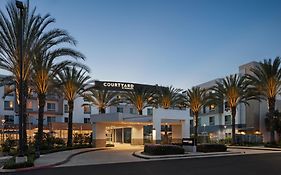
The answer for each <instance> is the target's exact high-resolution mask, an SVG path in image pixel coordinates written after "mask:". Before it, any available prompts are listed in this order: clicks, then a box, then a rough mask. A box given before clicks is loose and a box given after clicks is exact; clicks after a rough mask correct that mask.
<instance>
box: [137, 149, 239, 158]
mask: <svg viewBox="0 0 281 175" xmlns="http://www.w3.org/2000/svg"><path fill="white" fill-rule="evenodd" d="M142 152H143V151H137V152H134V153H133V155H134V156H136V157H139V158H142V159H155V160H157V159H169V158H203V157H210V156H212V157H214V156H216V157H218V156H230V155H241V154H243V153H241V152H212V153H201V152H196V153H185V154H174V155H155V156H151V155H145V154H142Z"/></svg>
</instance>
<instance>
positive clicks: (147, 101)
mask: <svg viewBox="0 0 281 175" xmlns="http://www.w3.org/2000/svg"><path fill="white" fill-rule="evenodd" d="M154 96H155V92H154V91H153V90H152V88H147V87H135V88H134V90H131V91H126V92H125V93H124V98H125V101H128V103H131V104H133V105H134V106H135V107H136V108H137V110H138V114H139V115H142V110H143V109H144V108H146V107H148V106H150V105H152V103H153V102H154V100H155V99H154Z"/></svg>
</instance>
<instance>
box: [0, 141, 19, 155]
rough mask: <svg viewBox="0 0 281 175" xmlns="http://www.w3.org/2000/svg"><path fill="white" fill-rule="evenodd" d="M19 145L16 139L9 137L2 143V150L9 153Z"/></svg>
mask: <svg viewBox="0 0 281 175" xmlns="http://www.w3.org/2000/svg"><path fill="white" fill-rule="evenodd" d="M16 145H17V141H16V140H12V139H10V138H7V139H6V140H5V142H4V143H3V144H2V145H1V146H2V152H5V153H9V152H10V151H11V149H13V147H15V146H16Z"/></svg>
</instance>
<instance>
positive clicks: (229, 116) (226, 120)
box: [224, 115, 231, 125]
mask: <svg viewBox="0 0 281 175" xmlns="http://www.w3.org/2000/svg"><path fill="white" fill-rule="evenodd" d="M224 124H225V125H231V115H226V116H225V118H224Z"/></svg>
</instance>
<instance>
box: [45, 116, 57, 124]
mask: <svg viewBox="0 0 281 175" xmlns="http://www.w3.org/2000/svg"><path fill="white" fill-rule="evenodd" d="M53 122H56V117H50V116H48V117H47V123H53Z"/></svg>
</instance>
